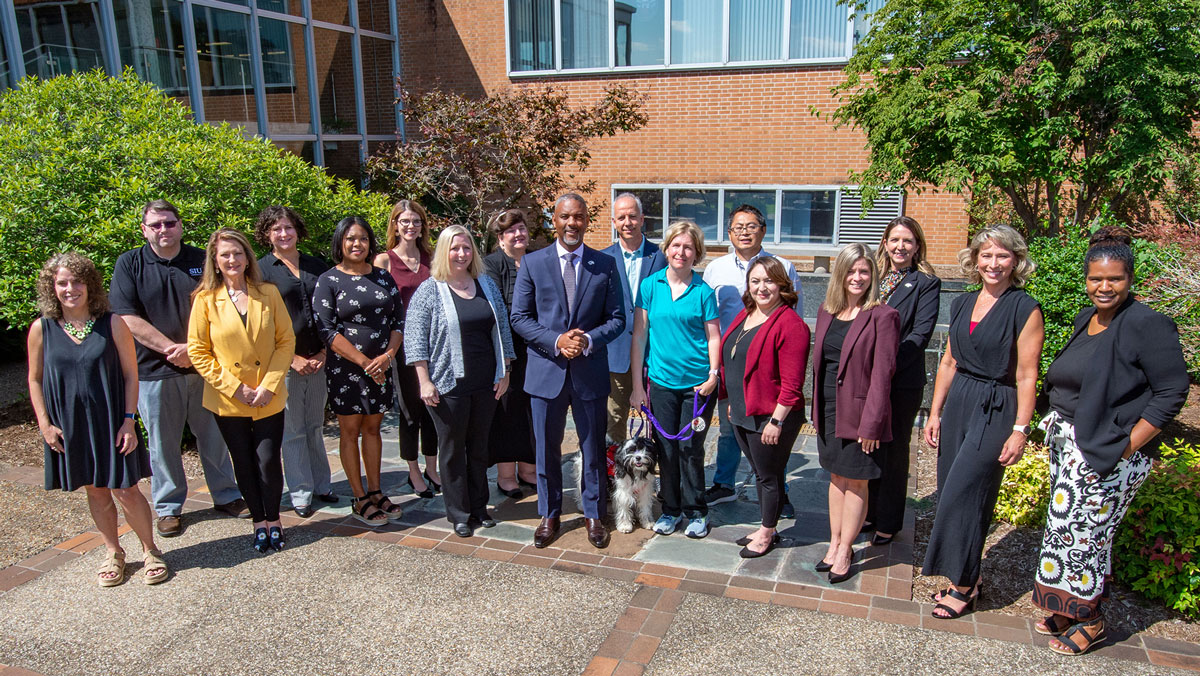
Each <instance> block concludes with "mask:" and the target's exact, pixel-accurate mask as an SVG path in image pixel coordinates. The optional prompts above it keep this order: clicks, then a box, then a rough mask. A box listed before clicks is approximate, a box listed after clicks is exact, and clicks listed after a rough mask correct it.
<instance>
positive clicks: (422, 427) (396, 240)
mask: <svg viewBox="0 0 1200 676" xmlns="http://www.w3.org/2000/svg"><path fill="white" fill-rule="evenodd" d="M431 255H432V251H431V250H430V247H429V218H428V216H427V215H426V213H425V208H424V207H422V206H421V205H420V204H418V203H416V202H414V201H412V200H400V201H399V202H396V203H395V204H394V205H392V213H391V214H390V215H389V216H388V227H387V251H385V252H383V253H381V254H379V255H378V256H375V267H377V268H382V269H384V270H387V271H388V273H389V274H391V276H392V281H394V282H396V288H397V289H399V290H400V302H401V303H403V304H404V307H405V308H407V307H408V301H409V299H410V298H412V295H413V292H414V291H416V290H417V287H418V286H420V285H421V282H423V281H425V280H427V279H429V261H430V256H431ZM403 361H404V360H403V359H400V360H398V361H397V363H396V368H395V378H396V394H397V395H399V396H397V397H396V401H397V403H398V404H399V407H400V416H401V418H402V420H401V423H400V429H399V435H400V458H401V459H402V460H404V461H405V462H407V463H408V476H407V477H406V478H405V482H407V484H408V487H409V488H411V489H412V492H413V493H415V494H416V495H417V496H419V497H422V498H426V499H428V498H432V497H433V494H434V493H435V492H437V491H440V490H441V483H442V478H441V476H440V475H439V474H438V468H437V432H436V431H435V430H434V428H433V418H430V417H429V409H427V408H425V404H423V403H422V402H421V387H420V385H419V384H418V383H417V372H416V370H415V369H414V368H413V367H412V366H411V365H409V364H405V363H403ZM418 450H419V451H420V455H424V456H425V469H424V471H422V470H421V466H420V465H419V464H418V463H417V455H418V454H417V451H418Z"/></svg>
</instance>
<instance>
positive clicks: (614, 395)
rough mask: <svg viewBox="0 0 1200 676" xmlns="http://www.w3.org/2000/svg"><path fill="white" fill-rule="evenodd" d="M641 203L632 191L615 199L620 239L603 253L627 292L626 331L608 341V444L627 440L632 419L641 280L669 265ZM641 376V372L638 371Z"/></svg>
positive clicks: (614, 222) (613, 219) (614, 226)
mask: <svg viewBox="0 0 1200 676" xmlns="http://www.w3.org/2000/svg"><path fill="white" fill-rule="evenodd" d="M643 222H644V219H643V216H642V202H641V200H639V199H638V198H637V197H636V196H635V195H633V194H632V193H627V192H625V193H621V194H620V195H617V198H616V199H614V200H613V215H612V224H613V230H615V231H616V234H617V241H616V242H615V243H614V244H613V245H612V246H610V247H608V248H607V249H604V251H603V252H604V253H606V254H608V255H609V256H612V257H613V259H614V260H616V262H617V274H618V275H620V276H621V290H622V291H624V292H625V331H624V333H622V334H621V335H620V336H618V337H617V338H616V340H614V341H613V342H611V343H609V344H608V371H609V381H610V384H611V386H612V391H611V393H610V394H609V399H608V430H607V436H608V443H610V444H620V443H622V442H624V441H625V436H626V431H627V422H628V419H629V393H630V392H632V391H633V374H632V373H630V370H629V352H630V349H631V346H632V344H633V312H634V308H635V307H636V306H637V300H638V287H640V286H641V284H642V280H644V279H646V278H647V277H649V276H650V275H651V274H653V273H655V272H658V271H659V270H662V269H663V268H665V267H667V259H666V257H665V256H663V253H662V251H661V250H659V248H658V245H657V244H655V243H654V242H651V241H650V240H648V239H646V237H645V235H644V234H643V233H642V227H643ZM638 376H639V377H641V374H638Z"/></svg>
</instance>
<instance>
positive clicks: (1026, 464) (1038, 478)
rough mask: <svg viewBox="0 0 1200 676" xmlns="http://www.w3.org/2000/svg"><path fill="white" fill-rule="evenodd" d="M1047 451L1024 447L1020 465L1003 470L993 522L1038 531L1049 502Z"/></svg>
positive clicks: (1034, 447)
mask: <svg viewBox="0 0 1200 676" xmlns="http://www.w3.org/2000/svg"><path fill="white" fill-rule="evenodd" d="M1050 488H1051V486H1050V450H1049V448H1047V447H1046V446H1043V445H1041V444H1034V443H1030V444H1026V445H1025V454H1024V455H1022V456H1021V460H1020V462H1018V463H1017V464H1015V465H1013V466H1012V467H1009V468H1007V469H1005V470H1004V481H1003V482H1002V483H1001V484H1000V498H999V499H998V500H997V501H996V513H995V516H994V517H993V520H995V521H1004V522H1006V523H1011V524H1012V525H1014V526H1028V527H1030V528H1041V527H1042V525H1043V524H1045V523H1046V507H1047V505H1049V503H1050Z"/></svg>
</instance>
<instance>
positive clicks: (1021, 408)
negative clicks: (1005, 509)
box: [922, 225, 1045, 619]
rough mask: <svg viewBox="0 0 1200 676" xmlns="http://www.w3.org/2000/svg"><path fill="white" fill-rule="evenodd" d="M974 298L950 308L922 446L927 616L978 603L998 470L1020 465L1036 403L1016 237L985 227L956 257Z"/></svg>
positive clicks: (1031, 320) (1028, 300)
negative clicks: (936, 586) (929, 526)
mask: <svg viewBox="0 0 1200 676" xmlns="http://www.w3.org/2000/svg"><path fill="white" fill-rule="evenodd" d="M958 260H959V262H960V263H961V264H962V270H963V273H964V274H966V275H967V277H968V279H969V280H970V281H971V282H972V283H975V284H982V285H983V288H981V289H980V290H978V291H975V292H972V293H967V294H963V295H962V296H959V297H958V298H956V299H955V300H954V303H953V304H952V305H951V306H950V335H949V337H948V340H947V341H946V353H945V354H944V355H942V361H941V364H939V366H938V374H937V380H936V381H935V383H934V386H933V403H932V404H931V405H930V411H929V422H928V423H926V425H925V441H926V443H928V444H929V445H930V447H932V448H936V449H938V468H937V469H938V473H937V475H938V509H937V516H936V517H935V518H934V522H933V532H932V533H931V534H930V536H929V547H928V549H927V550H926V553H925V566H924V568H923V571H922V572H923V574H925V575H944V576H946V577H948V578H950V584H951V586H950V587H949V588H947V589H946V590H945V591H943V592H941V593H940V594H938V595H935V600H936V601H937V602H938V605H937V607H936V608H934V610H933V616H934V617H937V618H941V619H953V618H956V617H959V616H961V615H962V614H963V613H964V612H966V611H967V610H968V609H969V608H970V607H971V606H972V605H973V604H974V603H975V599H977V598H978V597H979V581H980V572H981V571H980V560H981V559H982V558H983V545H984V541H985V540H986V538H987V531H988V525H989V524H990V523H991V522H992V513H993V512H994V511H995V508H996V498H997V496H998V495H999V493H1000V481H1001V479H1003V478H1004V468H1005V467H1008V466H1009V465H1013V464H1015V463H1016V462H1017V461H1018V460H1020V459H1021V454H1022V453H1023V452H1024V449H1025V441H1026V439H1028V437H1029V420H1030V418H1032V417H1033V407H1034V401H1035V399H1036V395H1037V377H1038V359H1039V357H1040V355H1041V353H1042V340H1043V338H1044V336H1045V334H1044V330H1043V324H1042V311H1041V309H1040V308H1039V307H1038V303H1037V301H1035V300H1034V299H1033V298H1032V297H1031V296H1030V295H1029V294H1027V293H1025V292H1024V291H1022V290H1021V287H1022V286H1024V285H1025V282H1026V281H1027V280H1028V279H1029V276H1030V275H1032V274H1033V270H1034V268H1035V265H1034V263H1033V261H1032V260H1030V259H1029V248H1028V247H1027V246H1026V245H1025V240H1024V239H1023V238H1022V237H1021V235H1020V234H1019V233H1018V232H1017V231H1016V230H1013V229H1012V228H1010V227H1008V226H1006V225H997V226H992V227H990V228H986V229H984V230H983V231H981V232H979V233H978V234H976V235H975V236H974V237H972V238H971V245H970V246H969V247H968V248H966V249H963V250H962V252H960V253H959V254H958Z"/></svg>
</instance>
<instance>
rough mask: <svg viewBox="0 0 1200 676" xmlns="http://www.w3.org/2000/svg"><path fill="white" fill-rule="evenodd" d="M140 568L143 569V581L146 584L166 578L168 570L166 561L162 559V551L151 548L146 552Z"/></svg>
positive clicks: (156, 582)
mask: <svg viewBox="0 0 1200 676" xmlns="http://www.w3.org/2000/svg"><path fill="white" fill-rule="evenodd" d="M142 568H143V570H144V575H145V577H144V579H143V581H144V582H145V583H146V584H158V583H159V582H162V581H163V580H166V579H167V575H168V574H169V573H170V571H168V570H167V562H166V561H163V558H162V552H160V551H158V550H157V549H151V550H150V551H148V552H146V558H145V559H144V560H143V564H142Z"/></svg>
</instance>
